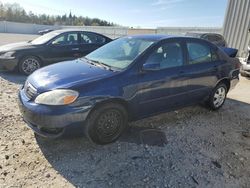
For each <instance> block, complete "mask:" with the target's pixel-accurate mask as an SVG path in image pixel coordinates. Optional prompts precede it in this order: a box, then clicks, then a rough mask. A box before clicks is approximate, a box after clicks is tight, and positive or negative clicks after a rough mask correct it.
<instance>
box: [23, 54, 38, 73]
mask: <svg viewBox="0 0 250 188" xmlns="http://www.w3.org/2000/svg"><path fill="white" fill-rule="evenodd" d="M39 68H40V63H39V61H38V60H36V59H35V58H27V59H25V60H24V61H23V63H22V70H23V72H24V73H26V74H31V73H32V72H34V71H35V70H37V69H39Z"/></svg>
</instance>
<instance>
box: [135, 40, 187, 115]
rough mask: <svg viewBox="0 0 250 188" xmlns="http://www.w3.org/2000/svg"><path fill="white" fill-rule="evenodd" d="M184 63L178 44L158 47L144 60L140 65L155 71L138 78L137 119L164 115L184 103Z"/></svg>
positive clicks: (181, 47)
mask: <svg viewBox="0 0 250 188" xmlns="http://www.w3.org/2000/svg"><path fill="white" fill-rule="evenodd" d="M185 59H186V58H185V55H184V51H183V46H182V43H180V42H165V43H162V44H160V45H159V46H158V47H156V49H155V50H154V51H153V52H152V53H151V54H150V55H149V56H148V58H147V59H146V61H145V62H144V65H146V64H151V65H152V64H157V65H158V67H159V68H158V69H156V70H143V71H142V72H141V74H140V76H139V77H140V78H139V79H140V85H139V105H138V114H139V116H142V117H143V116H147V115H150V114H155V113H159V112H162V111H168V110H171V109H174V108H176V107H178V106H182V105H183V104H185V103H187V102H188V98H187V97H186V92H187V91H188V87H187V85H188V79H187V77H186V73H185V68H186V66H187V65H186V64H185ZM143 67H145V66H143ZM154 67H156V66H154Z"/></svg>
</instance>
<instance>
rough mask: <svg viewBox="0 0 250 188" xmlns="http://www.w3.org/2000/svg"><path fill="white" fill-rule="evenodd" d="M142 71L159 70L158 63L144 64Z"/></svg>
mask: <svg viewBox="0 0 250 188" xmlns="http://www.w3.org/2000/svg"><path fill="white" fill-rule="evenodd" d="M142 69H143V70H145V71H154V70H159V69H160V64H159V63H145V64H143V66H142Z"/></svg>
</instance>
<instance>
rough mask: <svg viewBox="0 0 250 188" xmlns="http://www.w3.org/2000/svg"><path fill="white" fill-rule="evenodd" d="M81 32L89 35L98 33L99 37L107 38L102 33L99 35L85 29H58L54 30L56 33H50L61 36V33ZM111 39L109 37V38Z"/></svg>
mask: <svg viewBox="0 0 250 188" xmlns="http://www.w3.org/2000/svg"><path fill="white" fill-rule="evenodd" d="M79 31H82V32H87V33H96V34H98V35H101V36H104V37H107V36H105V35H103V34H101V33H97V32H92V31H86V30H84V29H72V28H70V29H58V30H54V31H51V32H50V33H57V34H61V33H65V32H79ZM107 38H109V37H107Z"/></svg>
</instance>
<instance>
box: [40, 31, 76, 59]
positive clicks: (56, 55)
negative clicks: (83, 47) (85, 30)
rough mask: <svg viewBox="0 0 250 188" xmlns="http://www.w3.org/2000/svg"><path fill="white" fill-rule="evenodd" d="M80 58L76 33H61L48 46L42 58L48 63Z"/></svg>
mask: <svg viewBox="0 0 250 188" xmlns="http://www.w3.org/2000/svg"><path fill="white" fill-rule="evenodd" d="M78 57H80V44H79V35H78V32H67V33H62V34H60V35H59V36H57V37H56V38H55V39H53V40H52V41H51V42H50V43H49V44H48V49H47V50H46V53H45V54H44V58H45V60H46V61H47V62H49V63H54V62H60V61H65V60H72V59H76V58H78Z"/></svg>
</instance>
